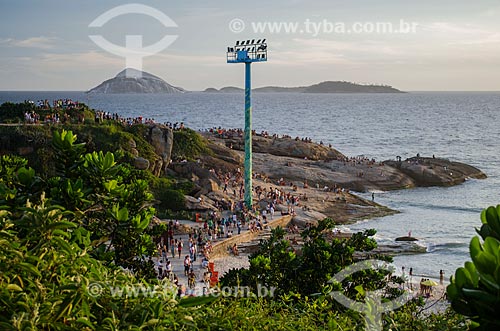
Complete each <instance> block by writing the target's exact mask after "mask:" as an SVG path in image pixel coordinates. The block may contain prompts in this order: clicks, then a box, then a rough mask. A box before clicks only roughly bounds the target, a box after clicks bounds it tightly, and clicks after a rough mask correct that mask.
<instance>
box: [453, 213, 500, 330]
mask: <svg viewBox="0 0 500 331" xmlns="http://www.w3.org/2000/svg"><path fill="white" fill-rule="evenodd" d="M481 222H482V223H483V224H482V226H481V229H479V230H477V233H478V234H479V235H480V236H481V238H482V239H483V242H482V243H481V240H480V239H479V237H477V236H475V237H474V238H472V240H471V243H470V246H469V252H470V256H471V259H472V262H466V263H465V265H464V267H461V268H458V269H457V270H456V271H455V276H454V277H451V280H450V285H448V288H447V293H448V297H449V298H450V300H451V304H452V307H453V309H454V310H455V311H457V312H458V313H460V314H463V315H466V316H469V317H470V318H471V319H472V320H473V321H474V322H475V323H477V324H476V325H477V326H479V327H480V328H481V329H483V330H493V329H498V328H500V319H499V318H498V316H499V314H500V205H498V206H497V207H496V208H495V207H488V208H487V209H485V210H483V211H482V212H481Z"/></svg>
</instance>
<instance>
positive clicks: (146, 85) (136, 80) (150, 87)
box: [87, 68, 185, 94]
mask: <svg viewBox="0 0 500 331" xmlns="http://www.w3.org/2000/svg"><path fill="white" fill-rule="evenodd" d="M183 92H185V90H184V89H183V88H180V87H175V86H173V85H170V84H169V83H167V82H166V81H164V80H163V79H161V78H160V77H157V76H155V75H152V74H150V73H148V72H145V71H140V70H136V69H132V68H126V69H124V70H122V71H121V72H119V73H118V74H117V75H116V76H115V77H114V78H111V79H108V80H106V81H104V82H102V83H101V84H99V85H98V86H96V87H94V88H92V89H90V90H89V91H87V93H102V94H118V93H183Z"/></svg>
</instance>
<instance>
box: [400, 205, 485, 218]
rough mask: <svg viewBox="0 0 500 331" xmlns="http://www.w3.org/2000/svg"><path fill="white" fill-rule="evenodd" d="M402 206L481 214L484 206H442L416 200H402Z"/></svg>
mask: <svg viewBox="0 0 500 331" xmlns="http://www.w3.org/2000/svg"><path fill="white" fill-rule="evenodd" d="M400 204H401V206H404V207H418V208H425V209H430V210H446V211H459V212H466V213H471V214H476V215H477V214H479V213H481V211H482V210H483V208H473V207H459V206H442V205H433V204H428V203H416V202H400Z"/></svg>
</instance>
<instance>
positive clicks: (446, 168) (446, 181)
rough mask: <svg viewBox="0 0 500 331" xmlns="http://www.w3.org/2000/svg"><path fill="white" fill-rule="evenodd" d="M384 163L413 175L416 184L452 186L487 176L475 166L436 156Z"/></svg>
mask: <svg viewBox="0 0 500 331" xmlns="http://www.w3.org/2000/svg"><path fill="white" fill-rule="evenodd" d="M384 163H385V164H387V165H390V166H391V167H394V168H396V169H398V170H399V171H401V172H402V173H404V174H406V175H407V176H409V177H411V178H412V180H413V181H414V182H415V185H416V186H424V187H425V186H452V185H457V184H460V183H463V182H464V181H466V180H467V179H468V178H476V179H482V178H486V175H485V174H484V173H483V172H482V171H481V170H479V169H477V168H475V167H473V166H470V165H468V164H464V163H460V162H453V161H449V160H446V159H439V158H434V157H420V156H418V157H412V158H409V159H406V160H405V161H385V162H384Z"/></svg>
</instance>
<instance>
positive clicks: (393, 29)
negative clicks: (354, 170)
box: [0, 0, 500, 91]
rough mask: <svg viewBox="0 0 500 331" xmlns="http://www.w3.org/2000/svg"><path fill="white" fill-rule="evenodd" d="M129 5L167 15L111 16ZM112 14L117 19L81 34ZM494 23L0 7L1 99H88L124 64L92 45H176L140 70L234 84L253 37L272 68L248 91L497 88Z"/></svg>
mask: <svg viewBox="0 0 500 331" xmlns="http://www.w3.org/2000/svg"><path fill="white" fill-rule="evenodd" d="M126 4H136V7H133V8H138V7H140V6H139V5H142V7H141V8H145V6H147V7H148V8H150V9H152V10H156V11H155V13H161V14H162V15H164V16H157V17H153V16H151V15H148V14H146V13H144V12H143V13H141V12H137V11H131V12H128V13H124V12H123V11H121V12H120V11H116V8H118V9H120V8H122V9H123V8H124V7H120V6H122V5H126ZM127 8H132V7H127ZM109 10H115V11H114V12H115V13H122V14H121V15H118V14H117V15H115V17H112V18H110V19H109V20H107V21H106V22H104V23H103V24H97V26H96V24H94V25H93V26H89V25H91V23H92V22H93V21H94V20H95V19H97V18H98V17H101V15H103V14H104V13H105V12H107V11H109ZM134 10H135V9H134ZM147 12H148V13H149V11H147ZM499 17H500V3H499V2H498V0H491V1H490V0H476V1H470V0H440V1H435V0H432V1H430V0H420V1H407V0H380V1H376V0H349V1H346V0H342V1H337V0H307V1H306V0H287V1H285V0H274V1H269V0H254V1H251V2H250V1H236V0H230V1H226V0H212V1H194V0H182V1H180V0H176V1H172V0H142V1H139V0H138V1H137V2H134V1H130V2H128V1H115V0H84V1H81V0H43V1H42V0H0V90H57V91H62V90H74V91H82V90H88V89H90V88H92V87H94V86H96V85H98V84H99V83H100V82H102V81H104V80H106V79H109V78H111V77H114V76H115V75H116V74H117V73H118V72H120V71H121V70H123V69H124V68H125V63H126V62H125V61H126V59H125V56H128V55H124V54H118V55H117V54H112V53H110V52H109V51H107V50H105V49H103V48H102V47H100V46H99V45H98V44H96V43H95V42H94V41H93V40H91V38H90V37H89V36H91V35H94V36H95V35H100V36H102V38H104V39H105V40H107V41H108V42H109V43H112V44H114V45H116V46H120V47H124V46H125V45H126V38H127V37H126V36H131V35H135V36H141V37H140V38H141V39H142V45H143V46H144V47H148V46H150V45H154V44H156V43H157V42H159V41H160V40H162V38H164V37H165V36H170V37H169V38H171V39H175V40H174V41H173V42H172V43H171V44H170V45H168V47H165V48H164V49H161V50H156V51H155V52H154V54H150V55H149V56H146V57H142V56H140V57H139V58H140V65H141V66H142V69H143V70H144V71H147V72H150V73H152V74H154V75H157V76H159V77H161V78H163V79H165V80H166V81H167V82H168V83H170V84H172V85H175V86H180V87H183V88H185V89H187V90H192V91H196V90H203V89H205V88H207V87H216V88H220V87H223V86H240V87H241V86H242V85H243V81H244V80H243V79H244V66H243V65H242V64H227V63H226V50H227V47H228V46H232V45H234V43H235V41H237V40H246V39H260V38H266V39H267V43H268V61H267V62H265V63H255V64H253V65H252V79H253V86H254V87H259V86H268V85H273V86H305V85H311V84H315V83H319V82H321V81H326V80H343V81H351V82H356V83H375V84H385V85H391V86H394V87H396V88H399V89H401V90H405V91H499V90H500V79H499V77H500V75H499V74H500V19H499ZM167 18H168V20H167ZM101 23H102V22H101ZM99 25H100V26H99ZM377 26H378V28H377ZM129 50H130V49H129ZM132 53H133V52H132ZM127 54H130V53H127Z"/></svg>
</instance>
